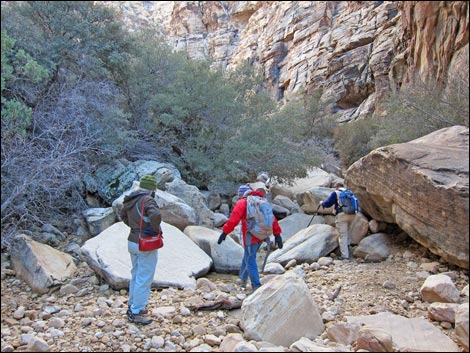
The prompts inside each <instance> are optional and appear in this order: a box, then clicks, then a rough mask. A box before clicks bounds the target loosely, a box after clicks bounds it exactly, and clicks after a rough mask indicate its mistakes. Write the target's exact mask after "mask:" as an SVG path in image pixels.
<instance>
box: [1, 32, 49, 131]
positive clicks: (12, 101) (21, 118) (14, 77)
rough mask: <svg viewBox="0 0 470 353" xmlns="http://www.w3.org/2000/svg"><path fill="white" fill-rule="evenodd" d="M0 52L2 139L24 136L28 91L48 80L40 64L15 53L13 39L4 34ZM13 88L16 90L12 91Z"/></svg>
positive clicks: (28, 118) (20, 51)
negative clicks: (16, 135) (26, 92)
mask: <svg viewBox="0 0 470 353" xmlns="http://www.w3.org/2000/svg"><path fill="white" fill-rule="evenodd" d="M1 40H2V49H1V58H2V86H1V87H2V89H1V94H2V101H1V102H2V140H3V139H5V138H9V137H11V136H13V135H15V134H18V135H21V136H25V134H26V129H28V128H30V127H31V115H32V109H31V107H29V106H28V105H27V103H28V102H27V101H26V102H25V99H23V97H25V94H21V93H23V92H24V91H25V90H27V88H28V87H29V88H31V86H34V85H38V84H40V83H41V82H43V81H44V79H46V78H47V77H48V72H47V70H46V69H45V68H43V67H42V66H41V65H39V64H38V63H37V62H36V61H35V60H34V59H33V58H32V57H31V56H30V55H29V54H27V53H26V52H25V51H24V50H23V49H18V50H16V49H15V48H14V46H15V40H14V39H12V38H11V37H10V36H9V35H8V34H7V33H6V32H4V31H2V33H1ZM11 86H15V87H16V89H11V88H10V87H11Z"/></svg>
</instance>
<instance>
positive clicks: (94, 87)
mask: <svg viewBox="0 0 470 353" xmlns="http://www.w3.org/2000/svg"><path fill="white" fill-rule="evenodd" d="M118 23H119V22H118V21H116V20H115V18H114V17H113V14H112V13H111V12H110V11H109V10H107V9H104V8H101V7H99V6H95V5H94V4H93V3H92V2H43V1H37V2H36V1H33V2H18V3H15V2H8V4H6V5H5V6H4V4H3V3H2V230H5V233H4V235H7V234H11V233H12V232H14V231H15V229H21V228H24V227H30V226H31V225H32V224H37V225H41V224H42V223H43V222H47V221H48V222H52V221H53V218H54V217H55V218H56V220H57V219H64V217H63V215H64V214H70V213H71V212H73V211H77V210H80V209H83V208H84V207H86V205H85V204H84V200H83V198H82V195H81V192H82V190H81V184H80V180H81V176H82V175H83V174H84V173H86V172H88V171H89V170H90V169H93V167H94V165H95V164H96V163H99V162H100V161H101V160H102V158H107V159H109V158H112V157H113V156H115V155H118V154H119V153H120V150H121V149H122V145H123V142H124V141H127V140H128V139H129V137H131V136H132V133H131V132H130V133H129V132H127V128H126V126H127V120H128V115H127V113H126V112H125V110H123V108H125V107H126V102H127V101H126V99H125V96H124V95H123V94H122V91H121V90H120V89H119V87H118V86H117V84H116V82H120V81H119V79H122V78H123V77H124V75H123V72H125V70H124V66H123V65H124V63H125V60H124V58H125V57H126V52H127V51H129V50H130V45H129V42H128V41H127V36H126V35H125V32H122V31H121V30H120V27H119V25H118ZM7 33H8V34H7ZM119 54H122V55H121V56H120V55H119ZM119 57H121V60H119ZM65 219H67V218H65ZM7 229H8V230H7ZM6 238H8V237H2V244H3V241H4V240H5V239H6Z"/></svg>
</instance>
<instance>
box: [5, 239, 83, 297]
mask: <svg viewBox="0 0 470 353" xmlns="http://www.w3.org/2000/svg"><path fill="white" fill-rule="evenodd" d="M10 252H11V262H12V266H13V269H14V270H15V272H16V275H17V276H18V277H19V278H22V279H23V280H24V281H25V282H26V283H27V284H28V285H29V286H30V287H31V289H32V290H33V291H35V292H37V293H47V292H48V291H49V290H50V289H51V288H52V287H55V286H59V285H62V284H63V283H64V282H66V281H67V280H69V279H70V278H72V277H73V275H74V274H75V272H76V271H77V267H76V266H75V263H74V261H73V257H72V256H70V255H69V254H66V253H63V252H61V251H59V250H56V249H54V248H52V247H50V246H49V245H46V244H42V243H39V242H37V241H35V240H32V239H31V238H30V237H28V236H27V235H25V234H20V235H18V236H16V237H15V240H14V242H13V244H12V248H11V249H10Z"/></svg>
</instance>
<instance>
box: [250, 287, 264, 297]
mask: <svg viewBox="0 0 470 353" xmlns="http://www.w3.org/2000/svg"><path fill="white" fill-rule="evenodd" d="M259 287H261V286H252V287H251V292H250V294H253V293H254V292H256V291H257V290H258V288H259ZM250 294H248V295H250Z"/></svg>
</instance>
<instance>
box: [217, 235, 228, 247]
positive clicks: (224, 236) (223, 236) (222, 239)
mask: <svg viewBox="0 0 470 353" xmlns="http://www.w3.org/2000/svg"><path fill="white" fill-rule="evenodd" d="M226 237H227V234H225V233H222V234H220V236H219V240H217V244H219V245H220V244H222V242H223V241H224V240H225V238H226Z"/></svg>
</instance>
